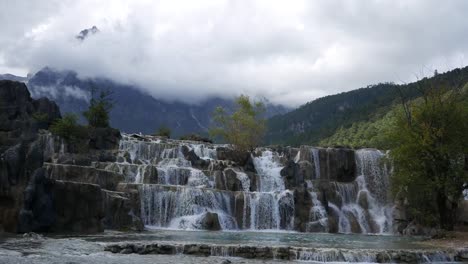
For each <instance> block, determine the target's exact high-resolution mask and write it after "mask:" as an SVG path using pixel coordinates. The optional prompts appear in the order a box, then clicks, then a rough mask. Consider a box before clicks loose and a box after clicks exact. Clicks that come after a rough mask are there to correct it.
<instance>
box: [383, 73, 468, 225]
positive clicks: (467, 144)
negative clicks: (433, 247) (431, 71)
mask: <svg viewBox="0 0 468 264" xmlns="http://www.w3.org/2000/svg"><path fill="white" fill-rule="evenodd" d="M449 85H450V83H447V84H445V85H442V84H441V85H437V86H435V85H433V84H432V83H430V82H427V81H426V82H422V83H421V87H420V89H419V90H420V91H421V93H422V96H421V98H420V99H417V100H412V101H409V100H405V99H404V100H403V103H402V105H403V109H400V110H399V111H398V112H397V116H396V119H395V120H394V123H393V126H392V129H391V130H390V131H389V133H388V134H387V142H388V143H389V144H390V145H389V146H390V149H391V151H390V158H391V160H392V162H393V165H394V172H393V175H392V189H393V192H394V194H397V193H398V192H403V194H404V196H405V197H406V199H407V204H408V209H409V214H410V218H413V219H415V220H416V221H418V222H420V223H422V224H425V225H429V226H435V225H437V224H438V225H439V226H440V227H441V228H444V229H447V230H452V229H453V226H454V224H455V219H456V210H457V206H458V202H459V200H460V199H461V197H462V192H463V189H464V185H465V184H466V183H467V182H468V173H467V171H466V167H465V166H466V164H465V155H466V154H467V153H468V122H467V120H468V105H467V100H466V94H465V93H464V92H463V91H462V90H461V89H458V88H451V89H449V88H447V87H448V86H449Z"/></svg>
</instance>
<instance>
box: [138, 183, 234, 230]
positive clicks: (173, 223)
mask: <svg viewBox="0 0 468 264" xmlns="http://www.w3.org/2000/svg"><path fill="white" fill-rule="evenodd" d="M140 196H141V201H142V203H141V214H142V219H143V222H144V224H145V225H148V226H154V227H163V228H176V229H203V228H202V226H201V225H202V221H203V217H204V216H205V213H207V212H212V213H216V214H217V215H218V219H219V223H220V225H221V228H222V229H236V228H237V226H236V222H235V219H234V218H233V217H232V216H231V213H232V209H231V204H232V203H231V201H232V197H231V195H229V194H228V193H223V192H217V191H214V190H209V189H201V188H191V187H175V188H171V187H167V186H161V185H147V184H144V185H141V186H140Z"/></svg>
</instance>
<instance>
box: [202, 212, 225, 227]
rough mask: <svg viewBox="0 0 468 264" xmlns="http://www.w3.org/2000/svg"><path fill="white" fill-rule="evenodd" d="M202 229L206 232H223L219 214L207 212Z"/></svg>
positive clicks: (203, 218)
mask: <svg viewBox="0 0 468 264" xmlns="http://www.w3.org/2000/svg"><path fill="white" fill-rule="evenodd" d="M200 227H201V229H204V230H210V231H219V230H221V224H220V223H219V218H218V214H217V213H212V212H206V213H205V215H203V217H202V219H201V220H200Z"/></svg>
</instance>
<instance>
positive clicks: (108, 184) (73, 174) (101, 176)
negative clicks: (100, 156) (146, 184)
mask: <svg viewBox="0 0 468 264" xmlns="http://www.w3.org/2000/svg"><path fill="white" fill-rule="evenodd" d="M45 168H46V169H47V172H48V177H49V178H51V179H55V180H63V181H74V182H84V183H92V184H97V185H99V186H100V187H101V188H103V189H107V190H115V189H116V188H117V185H118V184H119V182H123V181H124V180H125V179H124V176H123V175H121V174H119V173H116V172H112V171H107V170H100V169H96V168H94V167H88V166H77V165H64V164H53V163H47V164H45Z"/></svg>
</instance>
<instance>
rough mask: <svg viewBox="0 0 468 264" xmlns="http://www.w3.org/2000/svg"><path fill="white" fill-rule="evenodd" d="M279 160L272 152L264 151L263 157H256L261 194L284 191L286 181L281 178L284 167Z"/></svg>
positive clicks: (255, 162) (255, 163)
mask: <svg viewBox="0 0 468 264" xmlns="http://www.w3.org/2000/svg"><path fill="white" fill-rule="evenodd" d="M279 158H280V157H279V156H278V155H277V154H276V153H273V151H271V150H264V151H262V154H261V156H259V157H254V159H253V161H254V165H255V169H256V170H257V172H258V176H259V185H260V186H259V191H260V192H278V191H284V181H283V178H282V177H281V170H282V169H283V167H284V166H281V164H280V163H279Z"/></svg>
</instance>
